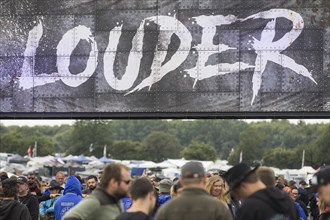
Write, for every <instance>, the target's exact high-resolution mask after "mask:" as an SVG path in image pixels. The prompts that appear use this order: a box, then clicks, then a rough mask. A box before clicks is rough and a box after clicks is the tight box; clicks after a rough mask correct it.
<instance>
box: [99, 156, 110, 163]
mask: <svg viewBox="0 0 330 220" xmlns="http://www.w3.org/2000/svg"><path fill="white" fill-rule="evenodd" d="M99 160H100V161H102V162H103V163H110V162H111V160H110V159H109V158H107V157H101V158H100V159H99Z"/></svg>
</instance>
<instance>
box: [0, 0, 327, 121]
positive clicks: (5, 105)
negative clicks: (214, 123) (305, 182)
mask: <svg viewBox="0 0 330 220" xmlns="http://www.w3.org/2000/svg"><path fill="white" fill-rule="evenodd" d="M329 10H330V1H329V0H241V1H240V0H0V13H1V16H0V31H1V32H0V112H1V117H2V118H6V117H29V115H30V114H31V115H35V114H37V115H42V117H47V116H49V115H53V116H54V115H60V117H74V116H75V113H78V115H79V114H85V115H89V116H92V117H103V116H106V117H112V116H114V117H116V116H118V115H122V116H129V117H133V118H134V117H136V116H138V115H139V114H141V113H143V114H142V115H144V116H146V117H148V116H150V117H153V116H155V115H157V114H160V115H163V116H165V117H166V115H171V114H173V113H177V114H179V115H180V114H181V115H182V116H184V117H186V116H187V117H189V115H190V114H191V115H193V114H194V113H201V115H203V113H205V116H211V117H212V115H213V114H214V115H220V116H221V114H224V115H226V114H227V115H229V116H235V115H242V113H244V114H248V113H253V114H255V115H256V116H258V114H260V115H262V114H266V115H267V114H269V115H270V116H272V115H273V114H276V113H282V112H286V113H288V114H291V115H294V116H297V117H301V116H304V115H308V114H309V113H311V112H313V114H314V115H317V114H319V115H321V116H322V117H324V116H326V115H328V114H330V73H329V72H330V71H329V69H330V12H329ZM228 113H229V114H228ZM315 113H316V114H315ZM284 115H285V114H284ZM326 117H327V116H326Z"/></svg>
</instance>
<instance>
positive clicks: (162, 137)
mask: <svg viewBox="0 0 330 220" xmlns="http://www.w3.org/2000/svg"><path fill="white" fill-rule="evenodd" d="M180 151H181V145H180V143H179V141H178V140H177V139H176V137H175V136H173V135H170V134H167V133H165V132H162V131H154V132H151V133H150V134H149V135H148V136H147V137H146V138H144V139H143V141H142V145H141V148H140V154H141V157H142V158H143V159H145V160H152V161H155V162H160V161H163V160H166V159H168V158H178V157H179V153H180Z"/></svg>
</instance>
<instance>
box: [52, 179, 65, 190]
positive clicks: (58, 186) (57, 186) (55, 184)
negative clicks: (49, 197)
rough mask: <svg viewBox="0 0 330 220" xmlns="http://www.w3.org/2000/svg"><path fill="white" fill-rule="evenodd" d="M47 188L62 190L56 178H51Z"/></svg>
mask: <svg viewBox="0 0 330 220" xmlns="http://www.w3.org/2000/svg"><path fill="white" fill-rule="evenodd" d="M49 189H50V190H51V189H59V190H63V187H62V186H61V185H60V184H59V183H58V182H56V180H52V181H51V182H50V184H49Z"/></svg>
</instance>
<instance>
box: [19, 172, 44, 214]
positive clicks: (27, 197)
mask: <svg viewBox="0 0 330 220" xmlns="http://www.w3.org/2000/svg"><path fill="white" fill-rule="evenodd" d="M17 185H18V200H19V201H20V203H23V204H24V205H26V206H27V208H28V209H29V211H30V215H31V218H32V220H38V219H39V202H38V199H37V197H36V196H34V195H32V194H31V193H30V191H29V186H28V180H27V178H26V177H25V176H19V177H17Z"/></svg>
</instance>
